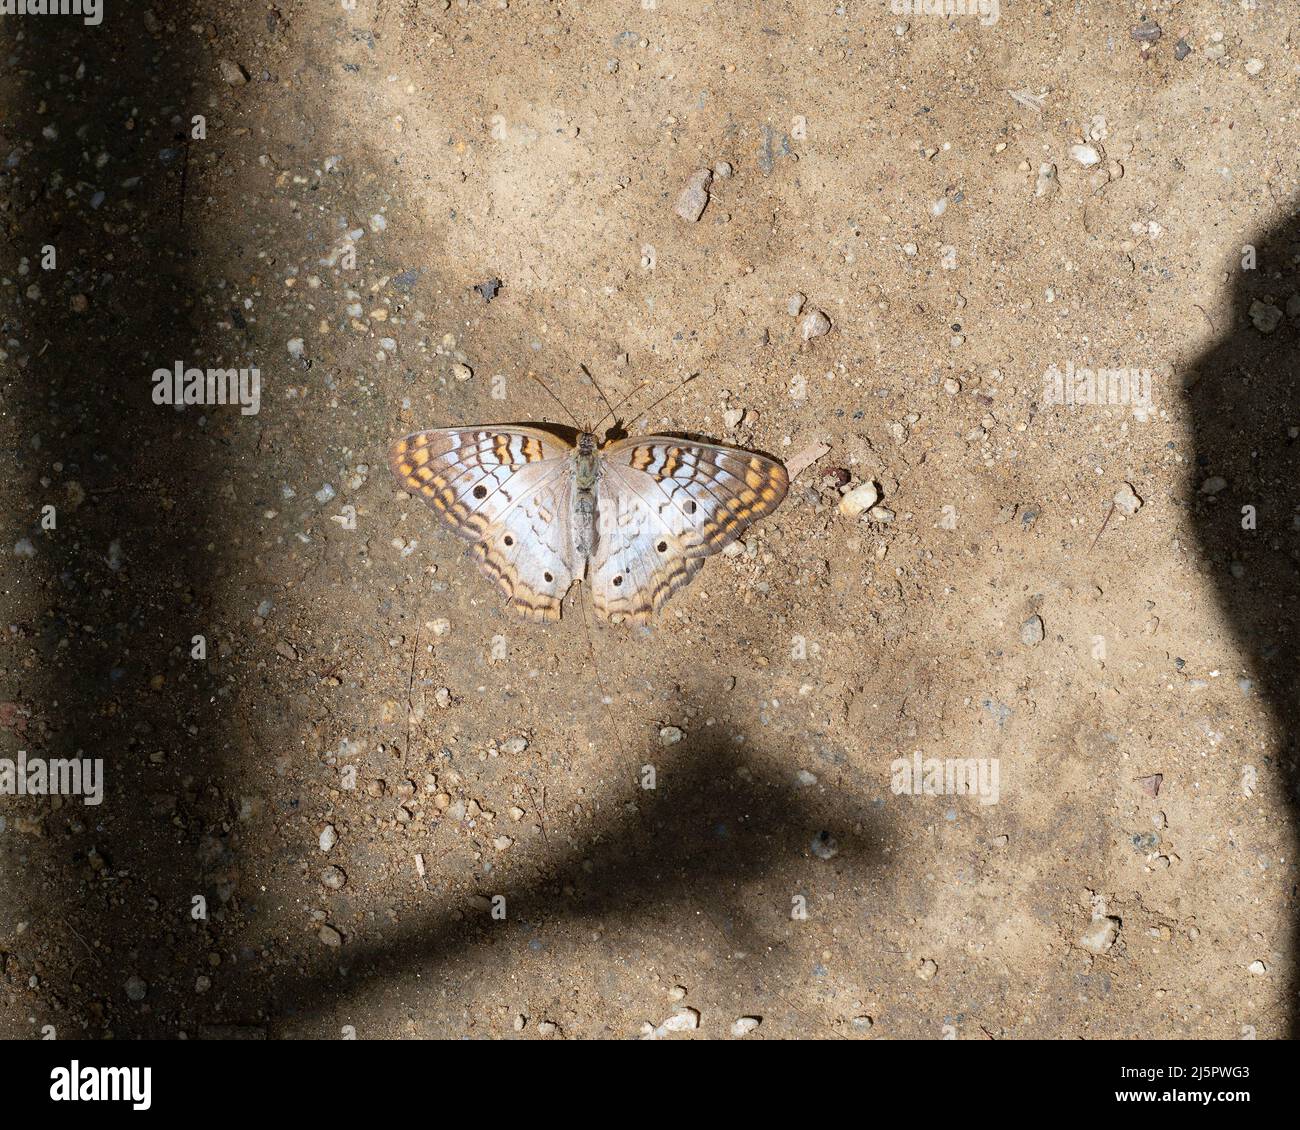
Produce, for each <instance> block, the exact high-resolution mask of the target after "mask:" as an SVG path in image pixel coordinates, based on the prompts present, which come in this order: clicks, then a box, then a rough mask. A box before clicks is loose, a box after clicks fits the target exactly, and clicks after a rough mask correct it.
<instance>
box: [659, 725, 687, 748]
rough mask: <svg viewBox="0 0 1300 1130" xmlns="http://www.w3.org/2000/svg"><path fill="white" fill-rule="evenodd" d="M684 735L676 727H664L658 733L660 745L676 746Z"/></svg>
mask: <svg viewBox="0 0 1300 1130" xmlns="http://www.w3.org/2000/svg"><path fill="white" fill-rule="evenodd" d="M683 737H685V735H684V734H683V733H682V731H681V729H680V728H678V727H677V726H664V727H663V728H662V729H661V730H660V731H659V744H660V745H676V744H677V743H678V742H679V741H681V740H682V738H683Z"/></svg>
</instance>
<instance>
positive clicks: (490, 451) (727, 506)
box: [388, 424, 790, 625]
mask: <svg viewBox="0 0 1300 1130" xmlns="http://www.w3.org/2000/svg"><path fill="white" fill-rule="evenodd" d="M388 454H389V466H390V467H391V468H392V471H393V474H394V475H395V476H396V477H397V481H398V483H399V484H400V485H401V487H402V489H403V490H405V491H407V492H409V493H411V494H414V495H417V496H418V497H420V498H422V499H424V501H425V502H427V503H428V504H429V506H430V508H431V509H432V510H433V512H434V513H435V514H436V515H437V516H438V517H439V518H440V519H441V520H442V522H443V524H444V525H445V526H447V528H448V529H450V530H451V531H452V532H453V533H455V534H457V535H459V536H460V537H462V538H464V539H465V540H466V541H468V542H469V543H470V551H469V552H470V556H471V557H473V559H474V561H475V562H476V563H477V564H478V567H479V569H480V571H481V572H482V573H483V574H484V575H485V576H486V577H488V578H489V579H490V580H491V581H493V582H494V583H495V584H496V586H497V587H498V588H499V589H500V590H501V592H502V593H504V594H505V596H506V598H507V601H508V602H509V604H510V606H511V607H512V608H514V609H515V610H516V611H517V612H519V613H521V614H523V615H524V616H526V617H528V618H529V619H531V620H558V619H559V618H560V604H561V601H562V600H563V598H564V596H565V594H566V593H567V592H568V590H569V588H570V586H571V585H572V584H573V583H574V581H578V580H587V581H588V582H589V583H590V586H591V599H592V604H593V606H594V607H595V609H596V611H597V612H599V613H600V614H601V615H602V616H604V617H605V618H606V619H608V620H611V621H614V622H616V623H619V622H622V621H624V620H627V621H629V622H631V623H633V624H638V625H639V624H645V623H647V622H648V621H649V619H650V617H651V615H652V614H653V613H655V612H657V611H658V610H659V608H660V607H661V606H662V605H663V603H664V601H666V600H667V599H668V598H669V597H670V596H672V594H673V593H675V592H676V591H677V590H678V589H680V588H681V587H682V586H683V585H685V584H686V583H687V582H688V581H690V579H691V578H692V577H694V576H695V574H696V573H698V572H699V571H700V569H701V568H702V567H703V565H704V559H705V558H706V557H708V556H710V555H711V554H714V553H717V552H718V551H719V550H721V549H723V548H724V547H726V546H727V545H728V544H730V543H731V542H733V541H735V540H736V539H737V538H738V537H740V536H741V534H743V533H744V532H745V530H746V529H748V528H749V526H750V525H752V524H753V523H754V522H757V521H758V520H759V519H760V518H765V517H767V516H768V515H769V514H771V513H772V512H773V511H774V510H775V509H776V508H777V507H778V506H779V505H780V504H781V501H782V499H784V498H785V494H786V491H787V489H788V488H789V485H790V479H789V476H788V475H787V474H786V469H785V467H784V466H782V465H781V464H780V463H778V462H776V461H775V460H773V459H768V458H767V457H766V456H763V455H756V454H753V453H751V452H748V451H743V450H741V449H740V448H736V447H723V446H721V445H718V444H712V443H696V442H694V441H691V440H683V439H675V438H673V437H670V436H661V435H649V436H632V437H629V438H626V439H620V440H615V441H612V442H609V443H606V444H605V445H603V446H602V445H601V444H600V442H599V440H598V439H597V437H596V435H595V434H594V432H592V431H588V430H580V431H579V433H578V436H577V442H576V443H570V442H568V441H567V440H564V439H560V438H558V437H557V436H555V435H552V434H551V433H550V432H548V431H543V430H541V429H539V428H535V427H525V426H514V425H500V426H498V425H488V424H485V425H482V426H479V427H470V428H437V429H434V430H433V431H425V432H416V433H414V434H413V435H409V436H406V437H405V438H403V439H399V440H397V441H396V442H395V443H394V444H393V445H392V447H391V448H390V449H389V453H388Z"/></svg>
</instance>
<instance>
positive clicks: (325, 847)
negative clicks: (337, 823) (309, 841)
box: [320, 824, 339, 851]
mask: <svg viewBox="0 0 1300 1130" xmlns="http://www.w3.org/2000/svg"><path fill="white" fill-rule="evenodd" d="M338 842H339V834H338V832H337V831H335V830H334V825H333V824H326V825H325V827H324V828H322V829H321V833H320V849H321V851H329V850H330V849H331V848H333V847H334V845H335V844H336V843H338Z"/></svg>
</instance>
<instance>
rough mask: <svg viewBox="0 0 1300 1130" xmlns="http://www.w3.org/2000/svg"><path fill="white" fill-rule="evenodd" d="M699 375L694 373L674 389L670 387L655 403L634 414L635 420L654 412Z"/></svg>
mask: <svg viewBox="0 0 1300 1130" xmlns="http://www.w3.org/2000/svg"><path fill="white" fill-rule="evenodd" d="M699 375H700V374H699V373H692V374H691V375H690V376H689V377H687V378H686V379H685V380H684V381H682V383H681V384H679V385H678V386H677V387H676V388H674V389H669V391H668V392H666V393H664V394H663V396H661V397H660V398H659V399H658V400H656V401H655V402H654V403H653V404H651V405H649V406H648V407H646V408H642V409H641V411H639V412H637V413H636V414H635V415H634V416H632V419H633V420H635V419H637V417H639V416H645V415H648V414H649V413H650V412H652V411H653V410H654V409H656V408H658V407H659V405H661V404H662V403H663V402H664V401H665V400H667V399H668V398H669V397H670V396H676V395H677V394H678V393H679V392H681V391H682V389H684V388H685V387H686V386H687V385H688V384H690V383H691V381H693V380H694V379H695V378H696V377H698V376H699ZM643 387H644V386H643Z"/></svg>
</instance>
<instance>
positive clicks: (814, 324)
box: [803, 310, 831, 341]
mask: <svg viewBox="0 0 1300 1130" xmlns="http://www.w3.org/2000/svg"><path fill="white" fill-rule="evenodd" d="M830 332H831V320H830V319H829V318H828V317H826V315H825V314H823V313H822V312H821V311H820V310H814V311H813V312H812V313H811V314H809V315H808V317H806V318H805V319H804V320H803V339H804V341H811V340H812V339H813V338H815V337H825V336H826V335H827V334H828V333H830Z"/></svg>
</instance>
